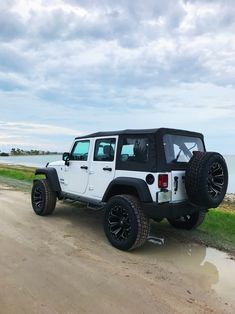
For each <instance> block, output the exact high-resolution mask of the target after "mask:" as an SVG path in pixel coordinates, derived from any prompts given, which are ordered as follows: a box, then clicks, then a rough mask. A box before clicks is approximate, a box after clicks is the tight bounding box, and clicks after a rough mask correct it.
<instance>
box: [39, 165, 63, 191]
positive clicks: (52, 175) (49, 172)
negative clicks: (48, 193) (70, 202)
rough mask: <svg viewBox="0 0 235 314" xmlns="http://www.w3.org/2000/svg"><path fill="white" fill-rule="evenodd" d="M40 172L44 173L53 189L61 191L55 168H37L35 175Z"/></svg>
mask: <svg viewBox="0 0 235 314" xmlns="http://www.w3.org/2000/svg"><path fill="white" fill-rule="evenodd" d="M38 174H44V175H45V176H46V178H47V179H48V181H49V184H50V187H51V188H52V190H53V191H55V192H57V193H60V192H61V187H60V182H59V178H58V175H57V172H56V169H55V168H51V167H48V168H37V169H36V170H35V175H38Z"/></svg>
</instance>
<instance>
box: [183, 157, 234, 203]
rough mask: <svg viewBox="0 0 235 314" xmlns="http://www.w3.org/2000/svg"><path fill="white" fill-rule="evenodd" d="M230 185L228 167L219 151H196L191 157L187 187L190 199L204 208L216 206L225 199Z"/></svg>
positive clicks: (187, 172) (187, 171) (186, 178)
mask: <svg viewBox="0 0 235 314" xmlns="http://www.w3.org/2000/svg"><path fill="white" fill-rule="evenodd" d="M227 186H228V169H227V166H226V162H225V160H224V158H223V156H221V155H220V154H219V153H214V152H208V153H207V152H196V153H194V155H193V157H192V158H191V159H190V161H189V163H188V166H187V169H186V174H185V188H186V192H187V195H188V198H189V200H190V201H191V202H192V203H194V204H196V205H199V206H201V207H202V208H215V207H218V206H219V204H220V203H221V202H222V200H223V199H224V196H225V194H226V190H227Z"/></svg>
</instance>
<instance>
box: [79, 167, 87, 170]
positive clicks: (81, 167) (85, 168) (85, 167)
mask: <svg viewBox="0 0 235 314" xmlns="http://www.w3.org/2000/svg"><path fill="white" fill-rule="evenodd" d="M80 168H81V169H86V170H87V169H88V167H87V166H81V167H80Z"/></svg>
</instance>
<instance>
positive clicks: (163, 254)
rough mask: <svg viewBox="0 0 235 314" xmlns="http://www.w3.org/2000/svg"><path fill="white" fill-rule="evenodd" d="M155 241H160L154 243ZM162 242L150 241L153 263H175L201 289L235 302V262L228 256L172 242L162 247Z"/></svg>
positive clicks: (148, 247) (199, 246)
mask: <svg viewBox="0 0 235 314" xmlns="http://www.w3.org/2000/svg"><path fill="white" fill-rule="evenodd" d="M151 239H152V240H151ZM154 239H157V241H155V242H154ZM158 239H161V238H157V237H156V238H155V237H154V236H152V237H150V241H149V244H148V245H147V247H146V250H147V252H146V253H147V255H148V256H149V258H150V259H151V258H153V259H156V262H157V261H161V262H165V263H171V264H173V265H174V267H175V268H176V269H177V271H178V272H179V274H182V276H183V275H184V274H187V276H190V277H193V279H194V282H195V285H197V286H198V287H201V288H202V289H205V290H210V289H213V290H214V291H215V292H216V293H217V294H218V295H220V296H222V297H225V298H226V299H230V300H233V299H234V295H235V262H234V261H233V260H231V259H230V258H229V256H228V255H227V254H226V253H223V252H221V251H218V250H216V249H213V248H207V247H205V246H201V245H198V244H192V243H190V244H186V243H180V242H178V241H175V240H172V239H171V240H169V241H166V242H165V244H164V245H162V244H163V243H164V242H162V243H160V242H161V241H158ZM163 240H164V239H163ZM153 246H154V249H153Z"/></svg>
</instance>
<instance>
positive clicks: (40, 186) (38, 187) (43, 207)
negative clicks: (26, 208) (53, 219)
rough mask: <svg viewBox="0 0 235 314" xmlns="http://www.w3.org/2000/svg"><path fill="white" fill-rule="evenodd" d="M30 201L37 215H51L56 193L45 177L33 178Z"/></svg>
mask: <svg viewBox="0 0 235 314" xmlns="http://www.w3.org/2000/svg"><path fill="white" fill-rule="evenodd" d="M31 202H32V207H33V210H34V212H35V213H36V214H37V215H39V216H47V215H51V214H52V213H53V211H54V209H55V205H56V193H55V192H54V191H53V190H52V189H51V187H50V185H49V182H48V180H47V179H42V180H34V183H33V188H32V193H31Z"/></svg>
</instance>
